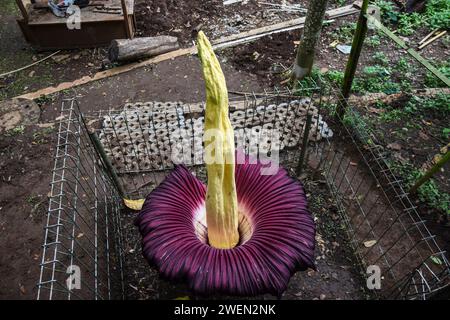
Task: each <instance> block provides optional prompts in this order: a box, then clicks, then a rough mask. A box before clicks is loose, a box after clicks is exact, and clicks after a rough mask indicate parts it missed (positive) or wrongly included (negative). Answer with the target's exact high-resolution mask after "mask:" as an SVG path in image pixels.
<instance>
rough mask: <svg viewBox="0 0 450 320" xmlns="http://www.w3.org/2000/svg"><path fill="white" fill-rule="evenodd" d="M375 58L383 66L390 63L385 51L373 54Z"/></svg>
mask: <svg viewBox="0 0 450 320" xmlns="http://www.w3.org/2000/svg"><path fill="white" fill-rule="evenodd" d="M373 60H374V61H375V62H377V63H379V64H381V65H383V66H386V65H388V64H389V60H388V58H387V56H386V54H385V53H384V52H377V53H375V54H374V55H373Z"/></svg>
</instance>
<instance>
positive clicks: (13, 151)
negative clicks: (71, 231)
mask: <svg viewBox="0 0 450 320" xmlns="http://www.w3.org/2000/svg"><path fill="white" fill-rule="evenodd" d="M53 137H54V133H53V129H52V128H39V127H37V126H26V127H24V129H23V132H22V131H14V130H13V131H10V132H9V133H8V134H2V135H0V150H1V153H0V159H1V160H0V179H1V182H0V194H1V195H2V196H1V199H0V229H1V232H0V273H1V275H2V277H1V279H0V299H35V298H36V284H37V281H38V279H39V263H40V259H41V245H42V238H43V229H42V227H43V222H44V219H45V217H46V212H47V206H48V198H47V193H48V191H49V183H50V179H51V168H52V165H53V161H52V159H53V153H54V149H53V146H54V139H53Z"/></svg>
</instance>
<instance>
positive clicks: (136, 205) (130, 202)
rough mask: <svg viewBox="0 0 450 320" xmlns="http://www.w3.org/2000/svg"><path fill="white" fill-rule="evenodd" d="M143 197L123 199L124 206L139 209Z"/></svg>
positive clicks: (142, 202)
mask: <svg viewBox="0 0 450 320" xmlns="http://www.w3.org/2000/svg"><path fill="white" fill-rule="evenodd" d="M144 202H145V199H138V200H129V199H123V203H124V204H125V206H126V207H127V208H129V209H131V210H135V211H140V210H141V209H142V206H143V205H144Z"/></svg>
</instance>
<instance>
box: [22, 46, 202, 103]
mask: <svg viewBox="0 0 450 320" xmlns="http://www.w3.org/2000/svg"><path fill="white" fill-rule="evenodd" d="M196 52H197V48H195V47H190V48H187V49H180V50H176V51H172V52H169V53H165V54H162V55H159V56H157V57H154V58H151V59H148V60H145V61H142V62H138V63H133V64H128V65H125V66H120V67H116V68H114V69H110V70H106V71H101V72H97V73H96V74H95V75H93V76H92V77H91V76H85V77H82V78H80V79H77V80H75V81H73V82H63V83H61V84H59V85H58V86H56V87H48V88H44V89H41V90H38V91H35V92H31V93H26V94H23V95H20V96H19V98H24V99H31V100H33V99H37V98H39V97H42V96H46V95H49V94H54V93H57V92H60V91H63V90H67V89H70V88H73V87H77V86H80V85H83V84H86V83H89V82H93V81H98V80H101V79H105V78H108V77H112V76H117V75H119V74H122V73H125V72H128V71H131V70H134V69H137V68H142V67H145V66H148V65H150V64H153V63H159V62H161V61H165V60H169V59H172V58H177V57H181V56H185V55H188V54H194V53H196Z"/></svg>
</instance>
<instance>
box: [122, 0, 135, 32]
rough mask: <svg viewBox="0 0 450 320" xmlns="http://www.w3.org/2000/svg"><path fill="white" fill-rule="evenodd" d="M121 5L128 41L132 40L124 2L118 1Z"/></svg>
mask: <svg viewBox="0 0 450 320" xmlns="http://www.w3.org/2000/svg"><path fill="white" fill-rule="evenodd" d="M120 2H121V4H122V13H123V19H124V23H125V31H126V33H127V36H128V39H133V32H132V31H131V27H130V17H129V16H128V8H127V3H126V0H120Z"/></svg>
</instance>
